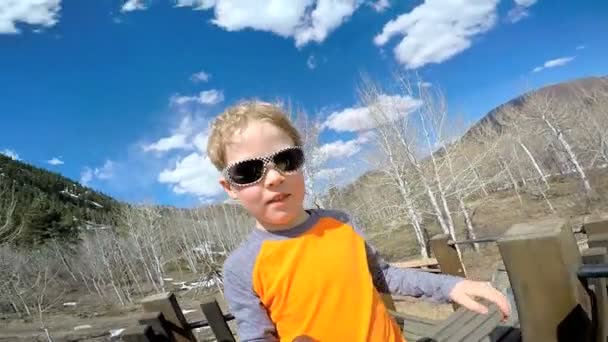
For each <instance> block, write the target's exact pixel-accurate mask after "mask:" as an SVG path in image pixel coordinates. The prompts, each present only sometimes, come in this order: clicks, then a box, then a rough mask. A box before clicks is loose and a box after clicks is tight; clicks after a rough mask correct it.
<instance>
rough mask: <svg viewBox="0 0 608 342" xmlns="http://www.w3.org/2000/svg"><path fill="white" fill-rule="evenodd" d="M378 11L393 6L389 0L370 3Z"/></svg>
mask: <svg viewBox="0 0 608 342" xmlns="http://www.w3.org/2000/svg"><path fill="white" fill-rule="evenodd" d="M369 5H370V6H372V8H373V9H374V10H375V11H376V12H384V11H385V10H386V9H387V8H389V7H391V4H390V3H389V2H388V0H377V1H375V2H371V3H370V4H369Z"/></svg>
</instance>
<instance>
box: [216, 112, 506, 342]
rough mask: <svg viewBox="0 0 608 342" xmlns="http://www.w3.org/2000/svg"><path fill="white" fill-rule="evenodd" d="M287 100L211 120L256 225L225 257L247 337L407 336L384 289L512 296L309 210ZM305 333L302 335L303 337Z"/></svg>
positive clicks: (464, 300)
mask: <svg viewBox="0 0 608 342" xmlns="http://www.w3.org/2000/svg"><path fill="white" fill-rule="evenodd" d="M301 145H302V141H301V138H300V135H299V134H298V132H297V130H296V129H295V128H294V127H293V126H292V125H291V123H290V121H289V119H288V118H287V117H286V116H285V114H284V113H283V112H282V110H281V109H280V108H278V107H276V106H274V105H271V104H268V103H263V102H255V101H254V102H245V103H241V104H239V105H236V106H234V107H232V108H229V109H228V110H226V111H225V112H224V113H223V114H221V115H220V116H219V117H218V118H217V119H216V121H215V123H214V124H213V126H212V129H211V134H210V136H209V142H208V146H207V152H208V155H209V158H210V160H211V162H212V163H213V164H214V165H215V166H216V167H217V168H218V170H220V171H221V177H220V180H219V181H220V184H221V185H222V187H223V188H224V190H225V191H226V192H227V193H228V195H229V196H230V197H231V198H233V199H236V200H238V201H239V202H240V204H241V205H243V207H245V209H246V210H247V211H248V212H249V213H250V214H251V215H252V216H253V217H254V218H255V220H256V227H255V229H253V231H252V232H251V233H250V235H249V236H248V237H247V238H246V239H245V240H244V242H243V243H242V244H241V245H240V246H239V247H238V248H237V249H236V250H235V251H234V252H233V253H232V254H231V255H230V256H229V257H228V259H227V260H226V262H225V264H224V294H225V297H226V300H227V302H228V306H229V308H230V310H231V312H232V314H233V315H234V316H235V318H236V322H237V326H238V334H239V337H240V339H241V341H293V340H294V338H297V337H298V336H306V337H305V338H310V339H311V340H314V341H323V342H339V341H382V342H384V341H404V338H403V337H402V335H401V333H400V329H399V327H398V326H397V324H396V323H395V321H394V320H393V319H392V318H391V316H390V315H389V313H388V311H387V309H386V307H385V306H384V304H383V302H382V299H381V296H380V292H390V293H394V294H400V295H409V296H417V297H422V296H424V297H428V298H432V299H435V300H438V301H448V300H451V301H454V302H456V303H459V304H461V305H463V306H465V307H467V308H469V309H471V310H475V311H478V312H482V313H484V312H487V311H486V310H487V309H486V308H485V307H483V306H482V305H480V304H479V303H477V302H476V301H475V300H474V299H473V297H484V298H486V299H488V300H490V301H492V302H495V303H496V304H497V305H498V306H499V308H500V309H501V310H502V312H503V315H504V316H505V317H506V316H508V315H509V305H508V304H507V300H506V298H505V297H504V296H503V295H502V294H501V293H500V292H498V291H497V290H495V289H494V288H492V287H491V286H490V285H489V284H488V283H481V282H474V281H469V280H465V279H462V278H457V277H452V276H447V275H437V274H431V273H426V272H420V271H415V270H412V269H396V268H393V267H391V266H389V265H388V264H387V263H386V262H384V261H383V260H382V259H381V258H380V257H379V256H378V254H377V252H376V251H375V249H374V248H373V247H372V246H370V245H369V244H368V243H367V242H366V241H365V239H364V238H363V236H362V234H361V227H359V226H357V224H356V222H354V220H353V219H352V218H351V217H349V216H348V215H347V214H345V213H343V212H339V211H332V210H305V209H304V207H303V201H304V193H305V190H304V189H305V186H304V176H303V174H302V167H303V165H304V153H303V151H302V149H301V148H300V146H301ZM300 338H302V337H300Z"/></svg>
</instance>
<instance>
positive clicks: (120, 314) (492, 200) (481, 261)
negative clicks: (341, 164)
mask: <svg viewBox="0 0 608 342" xmlns="http://www.w3.org/2000/svg"><path fill="white" fill-rule="evenodd" d="M589 176H590V179H591V183H592V186H593V187H594V189H595V190H596V192H597V194H596V200H594V201H592V202H591V203H590V204H588V203H587V201H586V200H585V198H584V197H583V196H581V195H580V193H581V189H580V186H579V184H578V183H579V182H578V181H577V180H576V179H573V178H568V177H558V178H554V179H552V183H551V190H550V191H549V193H548V198H549V200H550V201H551V203H552V205H553V207H554V208H555V209H556V211H557V213H551V211H550V210H549V207H548V206H547V205H546V203H545V201H543V200H542V199H539V198H538V196H536V194H534V193H533V192H526V193H520V195H519V196H517V194H516V193H515V192H514V191H512V190H510V191H501V192H496V193H493V194H490V195H489V197H486V198H483V199H482V200H479V201H477V202H475V201H474V202H470V203H468V206H469V208H471V209H472V219H473V223H474V226H475V227H476V229H477V233H478V237H492V236H498V235H500V234H502V233H503V232H504V231H506V230H507V229H508V228H509V227H510V226H512V225H513V224H515V223H520V222H526V221H531V220H537V219H543V218H548V217H555V216H559V217H562V218H566V219H569V220H570V221H569V222H570V223H571V224H572V226H573V227H576V226H578V225H580V223H582V221H583V218H584V217H585V216H586V215H589V214H596V213H608V201H606V198H607V196H606V195H607V194H608V171H606V170H600V171H596V172H591V173H590V175H589ZM456 225H457V227H459V229H462V226H463V224H462V222H458V221H457V222H456ZM373 243H374V244H375V245H376V247H377V248H378V249H379V250H380V252H381V253H382V254H383V255H385V256H388V257H387V259H389V261H398V260H407V259H412V258H417V257H416V256H415V255H413V254H412V253H415V248H414V246H413V244H412V241H411V238H410V237H409V234H406V233H405V232H399V231H395V232H392V233H391V234H389V235H384V236H382V237H381V238H379V240H375V241H373ZM463 259H464V260H463V261H464V264H465V268H466V271H467V276H468V277H469V278H471V279H476V280H486V281H488V280H491V278H492V275H493V273H494V272H495V271H496V270H497V268H498V267H499V266H500V265H501V260H500V255H499V253H498V249H497V247H496V245H495V244H493V243H489V244H484V245H483V246H482V248H481V250H480V252H479V253H475V252H474V251H473V250H472V249H470V248H469V249H466V248H465V249H463ZM174 278H175V281H181V280H186V279H180V278H179V275H176V276H174ZM187 280H191V279H187ZM177 296H178V301H179V302H180V305H181V307H182V309H184V310H193V311H192V312H190V313H188V314H186V317H187V319H188V320H189V321H194V320H199V319H202V318H203V317H202V313H201V312H200V309H199V308H198V307H197V305H198V303H200V301H201V300H202V299H203V297H204V296H205V294H200V293H193V292H184V293H177ZM87 302H88V301H87V300H83V301H81V300H79V303H82V304H79V305H78V306H76V307H72V308H67V309H64V310H61V311H58V312H51V313H48V314H47V315H46V316H45V322H46V325H47V326H48V327H49V330H50V332H51V334H52V336H53V341H111V340H117V339H113V338H111V337H110V331H111V330H113V329H121V328H127V327H130V326H134V325H136V320H137V317H138V315H139V314H140V308H139V305H137V304H135V305H132V306H130V307H126V308H121V309H116V308H114V307H98V306H95V305H94V304H93V301H92V300H91V301H90V303H89V304H87ZM396 305H397V309H398V310H399V311H402V312H405V313H408V314H412V315H416V316H421V317H426V318H431V319H436V320H440V319H444V318H445V317H447V316H448V315H449V314H450V313H451V312H452V307H451V305H448V304H435V303H430V302H427V301H423V300H419V299H415V298H404V299H402V300H399V301H397V303H396ZM84 325H90V327H88V328H82V329H80V330H75V329H74V328H75V327H78V326H84ZM196 334H197V337H198V338H199V341H209V340H212V339H211V334H210V332H209V331H208V330H203V331H200V332H196ZM9 341H10V342H13V341H16V342H20V341H46V336H45V333H44V332H43V331H42V330H41V329H40V323H38V322H25V321H23V320H20V319H9V317H3V316H0V342H9Z"/></svg>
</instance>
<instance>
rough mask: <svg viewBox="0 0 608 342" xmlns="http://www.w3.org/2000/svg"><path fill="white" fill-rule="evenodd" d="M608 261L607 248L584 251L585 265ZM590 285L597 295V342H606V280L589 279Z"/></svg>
mask: <svg viewBox="0 0 608 342" xmlns="http://www.w3.org/2000/svg"><path fill="white" fill-rule="evenodd" d="M607 261H608V256H607V255H606V248H605V247H595V248H589V249H587V250H584V251H583V262H584V263H585V264H604V263H606V262H607ZM589 285H590V287H592V289H593V294H594V295H595V308H596V310H595V313H594V319H593V321H594V328H595V329H596V330H595V331H596V334H595V337H596V339H595V341H596V342H606V338H607V337H608V293H607V292H606V279H605V278H597V279H589Z"/></svg>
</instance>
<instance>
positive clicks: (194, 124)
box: [143, 116, 223, 198]
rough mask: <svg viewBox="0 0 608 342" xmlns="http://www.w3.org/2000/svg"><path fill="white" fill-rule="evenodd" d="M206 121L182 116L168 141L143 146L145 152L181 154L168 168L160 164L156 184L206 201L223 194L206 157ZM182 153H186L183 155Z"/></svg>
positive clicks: (217, 173)
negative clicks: (172, 151) (175, 152)
mask: <svg viewBox="0 0 608 342" xmlns="http://www.w3.org/2000/svg"><path fill="white" fill-rule="evenodd" d="M208 120H209V119H208V118H204V117H193V116H185V117H183V118H182V119H181V120H180V122H179V123H176V125H175V126H176V127H175V128H174V129H172V130H170V134H169V135H168V136H167V137H164V138H161V139H159V140H158V141H157V142H155V143H153V144H148V145H143V150H144V151H158V152H165V151H169V150H179V151H181V152H182V154H181V155H179V156H178V157H177V159H175V158H174V159H173V160H172V161H171V162H170V164H168V162H167V161H166V160H159V161H160V162H162V163H163V164H164V165H163V166H162V168H161V169H160V170H159V172H158V173H157V176H156V181H157V182H159V183H162V184H167V185H169V186H170V188H171V190H172V191H173V192H174V193H176V194H190V195H195V196H198V197H201V198H202V197H204V198H209V197H214V196H217V195H219V194H221V193H222V191H223V190H222V189H221V187H220V185H219V183H218V179H219V178H218V177H219V172H218V171H217V170H216V169H215V166H213V164H212V163H211V161H210V160H209V158H207V155H206V150H207V140H208V139H209V127H208V123H209V122H208ZM184 151H188V152H186V153H185V154H184V153H183V152H184Z"/></svg>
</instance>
